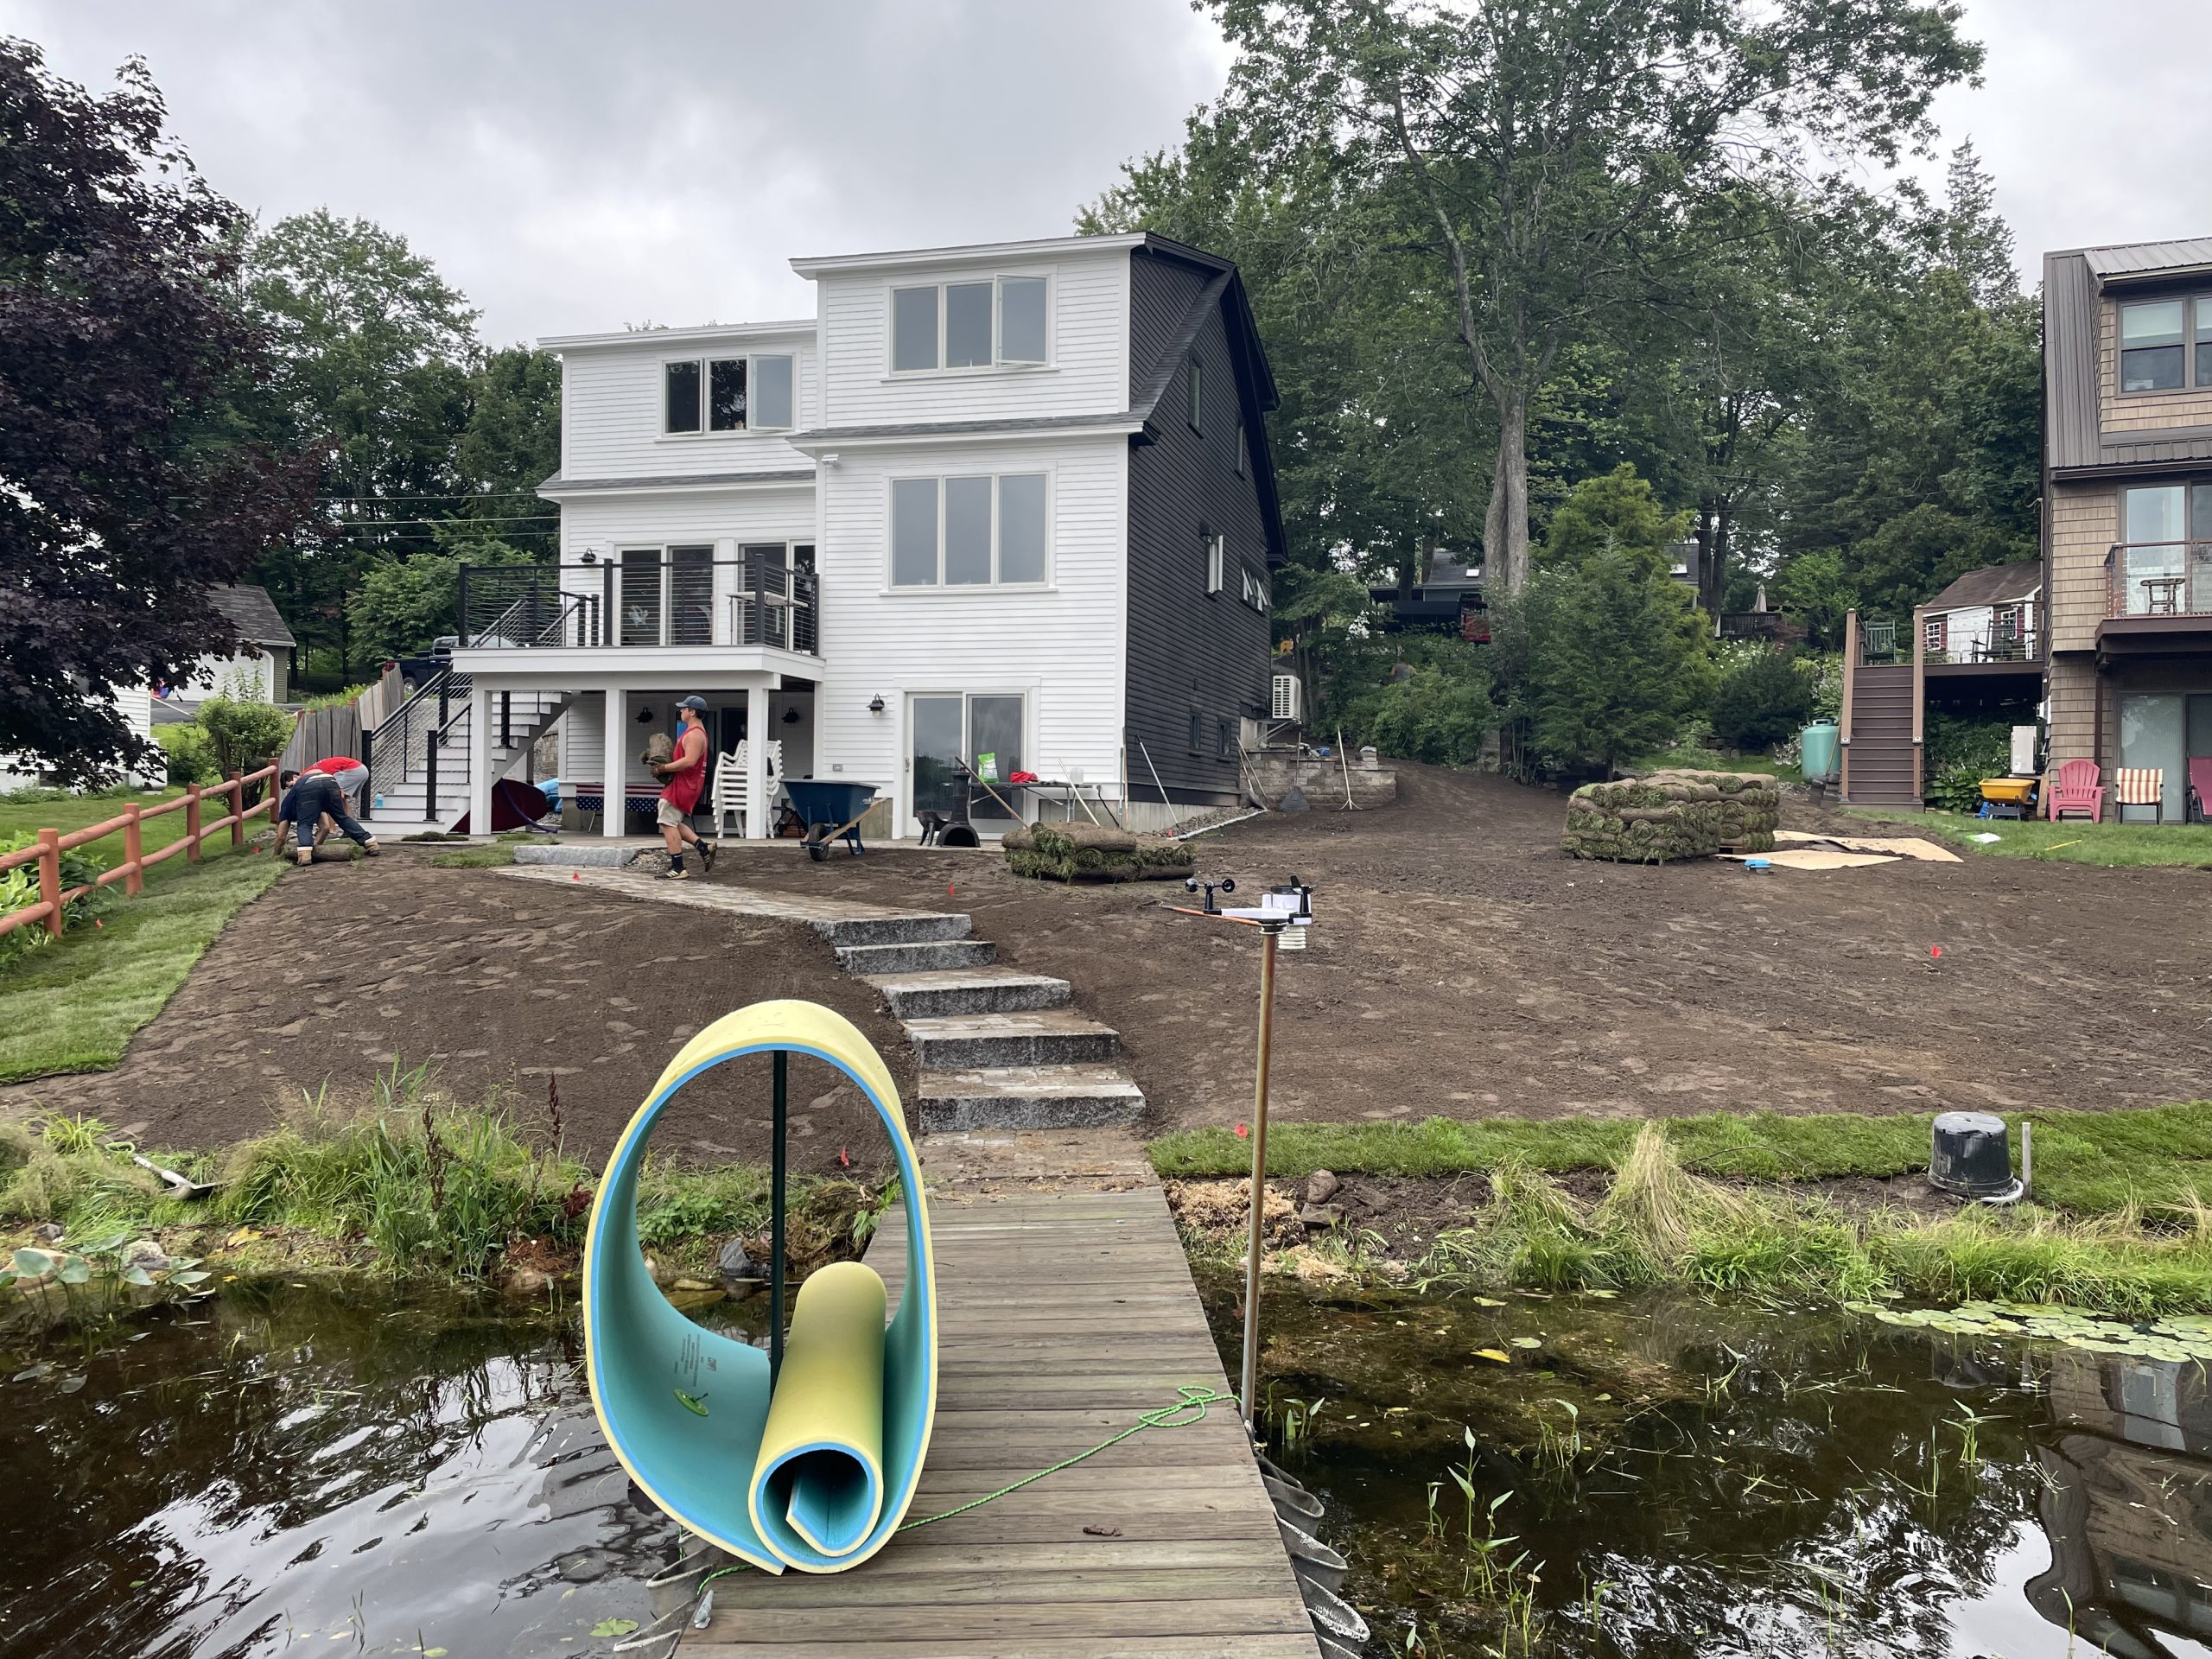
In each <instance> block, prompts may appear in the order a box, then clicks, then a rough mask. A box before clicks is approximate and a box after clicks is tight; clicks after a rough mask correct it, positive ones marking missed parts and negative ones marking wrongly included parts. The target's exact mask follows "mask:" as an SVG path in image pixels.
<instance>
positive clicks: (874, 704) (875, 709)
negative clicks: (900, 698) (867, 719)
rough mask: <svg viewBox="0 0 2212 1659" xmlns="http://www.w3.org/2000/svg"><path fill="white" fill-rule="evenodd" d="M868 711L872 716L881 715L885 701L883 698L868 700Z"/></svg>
mask: <svg viewBox="0 0 2212 1659" xmlns="http://www.w3.org/2000/svg"><path fill="white" fill-rule="evenodd" d="M882 712H883V699H882V698H881V697H870V698H869V699H868V713H870V714H871V715H880V714H881V713H882Z"/></svg>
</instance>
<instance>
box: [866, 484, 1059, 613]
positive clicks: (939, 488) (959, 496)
mask: <svg viewBox="0 0 2212 1659" xmlns="http://www.w3.org/2000/svg"><path fill="white" fill-rule="evenodd" d="M1047 494H1048V492H1047V490H1046V477H1045V474H1042V473H1005V474H965V475H962V476H957V477H952V478H899V479H893V480H892V483H891V585H892V586H893V587H894V588H976V587H987V586H991V585H996V586H1000V587H1008V586H1034V585H1036V584H1039V583H1041V582H1044V581H1045V579H1046V571H1047V569H1048V567H1049V565H1050V557H1049V550H1050V545H1051V534H1050V527H1049V524H1048V523H1047V519H1048V517H1049V514H1048V512H1047V505H1046V498H1047Z"/></svg>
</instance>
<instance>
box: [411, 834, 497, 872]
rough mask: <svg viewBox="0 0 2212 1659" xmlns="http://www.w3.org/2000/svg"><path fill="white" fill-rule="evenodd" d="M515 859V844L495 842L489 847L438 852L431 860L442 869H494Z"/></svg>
mask: <svg viewBox="0 0 2212 1659" xmlns="http://www.w3.org/2000/svg"><path fill="white" fill-rule="evenodd" d="M514 861H515V849H514V844H513V843H512V842H504V841H499V842H493V843H492V844H491V845H490V846H489V847H463V848H460V849H457V850H455V851H454V852H450V853H437V854H434V855H432V856H431V859H430V862H431V863H432V864H433V865H434V866H435V867H436V868H439V869H441V870H493V869H499V868H502V867H504V866H505V865H509V864H512V863H513V862H514Z"/></svg>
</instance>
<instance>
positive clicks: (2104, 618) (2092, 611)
mask: <svg viewBox="0 0 2212 1659" xmlns="http://www.w3.org/2000/svg"><path fill="white" fill-rule="evenodd" d="M2044 592H2045V594H2047V595H2048V596H2049V616H2050V661H2049V666H2048V670H2047V673H2046V680H2045V684H2046V690H2047V695H2048V698H2049V721H2050V765H2051V766H2053V767H2056V766H2058V765H2059V764H2061V763H2063V762H2064V761H2067V760H2094V762H2096V763H2097V765H2098V766H2100V767H2101V768H2102V769H2103V770H2104V772H2105V773H2106V775H2107V781H2109V779H2110V774H2111V772H2112V771H2113V768H2115V767H2120V766H2127V767H2152V766H2155V767H2157V768H2158V769H2159V770H2161V771H2162V772H2164V774H2165V778H2164V788H2165V806H2164V817H2166V818H2167V819H2168V821H2170V822H2171V821H2172V820H2174V819H2176V818H2177V817H2180V816H2181V814H2182V810H2183V803H2184V801H2185V799H2186V791H2187V787H2188V782H2187V779H2188V767H2189V762H2190V760H2191V759H2192V758H2194V759H2197V760H2203V759H2205V758H2207V757H2212V237H2200V238H2192V239H2190V240H2187V241H2178V242H2145V243H2133V244H2129V245H2122V246H2118V247H2105V248H2078V249H2075V250H2072V251H2068V252H2063V253H2052V254H2047V255H2045V256H2044ZM2125 815H2126V816H2128V817H2134V816H2138V815H2139V816H2141V817H2145V818H2148V817H2152V808H2150V807H2148V806H2145V807H2141V808H2131V809H2128V810H2126V814H2125Z"/></svg>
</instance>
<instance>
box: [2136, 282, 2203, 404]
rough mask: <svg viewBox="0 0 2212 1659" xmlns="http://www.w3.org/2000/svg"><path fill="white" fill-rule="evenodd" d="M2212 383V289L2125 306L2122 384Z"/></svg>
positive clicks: (2173, 386) (2167, 387) (2156, 387)
mask: <svg viewBox="0 0 2212 1659" xmlns="http://www.w3.org/2000/svg"><path fill="white" fill-rule="evenodd" d="M2183 386H2212V295H2198V296H2195V297H2192V298H2189V299H2177V300H2139V301H2137V302H2134V303H2133V304H2130V305H2123V306H2121V307H2120V390H2121V391H2177V390H2179V389H2180V388H2182V387H2183Z"/></svg>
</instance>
